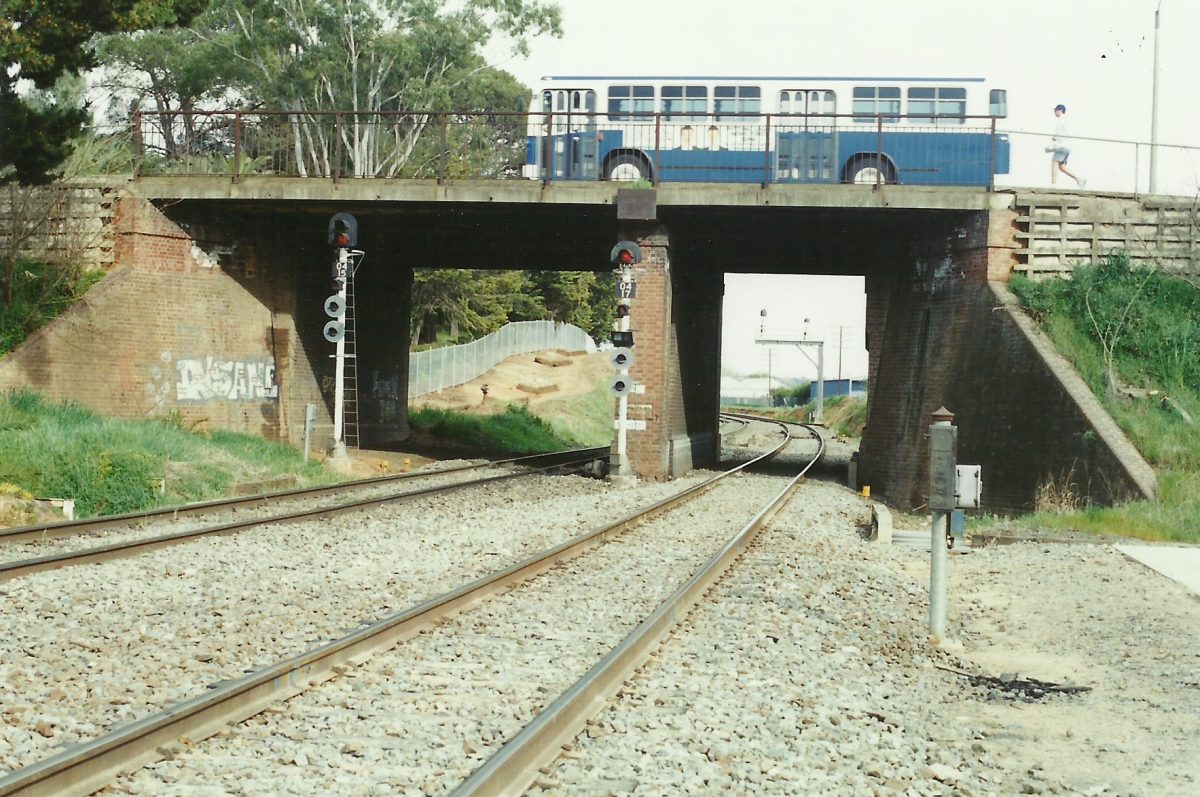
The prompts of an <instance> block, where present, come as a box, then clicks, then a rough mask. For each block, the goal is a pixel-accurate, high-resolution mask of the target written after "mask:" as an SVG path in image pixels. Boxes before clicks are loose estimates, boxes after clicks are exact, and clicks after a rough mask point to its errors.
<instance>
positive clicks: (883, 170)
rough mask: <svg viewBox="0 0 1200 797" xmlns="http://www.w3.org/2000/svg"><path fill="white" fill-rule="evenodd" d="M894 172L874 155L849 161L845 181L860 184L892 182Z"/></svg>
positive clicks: (894, 177)
mask: <svg viewBox="0 0 1200 797" xmlns="http://www.w3.org/2000/svg"><path fill="white" fill-rule="evenodd" d="M895 181H896V176H895V174H893V173H892V169H891V167H890V166H889V165H888V164H887V163H886V162H883V161H880V160H879V158H877V157H875V156H874V155H867V156H866V157H862V158H858V159H857V160H854V161H851V163H850V165H849V166H847V167H846V182H848V183H858V184H860V185H875V184H876V183H894V182H895Z"/></svg>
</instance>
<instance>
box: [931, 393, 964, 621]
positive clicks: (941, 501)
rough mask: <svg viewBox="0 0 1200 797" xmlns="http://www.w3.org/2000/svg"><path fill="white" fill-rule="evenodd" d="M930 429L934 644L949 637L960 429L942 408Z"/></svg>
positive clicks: (952, 415)
mask: <svg viewBox="0 0 1200 797" xmlns="http://www.w3.org/2000/svg"><path fill="white" fill-rule="evenodd" d="M932 417H933V423H932V424H930V426H929V510H930V512H931V513H932V516H933V522H932V524H931V527H930V531H929V535H930V536H929V630H930V632H931V634H932V635H933V642H934V644H938V643H940V642H941V641H942V640H943V639H944V638H945V637H946V565H947V559H948V553H947V552H948V548H947V546H946V530H947V528H948V518H949V516H950V513H951V512H952V511H954V507H955V506H956V505H957V503H958V500H957V496H956V492H957V490H956V485H955V482H956V475H955V470H956V469H955V465H956V464H957V460H958V429H957V428H956V427H955V426H954V424H953V421H954V413H952V412H950V411H949V410H948V409H946V408H945V407H939V408H938V409H937V410H936V411H935V412H934V413H933V416H932Z"/></svg>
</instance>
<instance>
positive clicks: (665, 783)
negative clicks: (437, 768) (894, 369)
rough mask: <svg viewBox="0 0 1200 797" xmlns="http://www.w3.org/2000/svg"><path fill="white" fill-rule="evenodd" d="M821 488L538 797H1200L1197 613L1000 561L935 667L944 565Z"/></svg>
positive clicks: (796, 507) (998, 550) (960, 560)
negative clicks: (936, 593) (869, 533)
mask: <svg viewBox="0 0 1200 797" xmlns="http://www.w3.org/2000/svg"><path fill="white" fill-rule="evenodd" d="M810 487H811V488H812V489H811V490H810V491H809V492H807V493H806V494H805V495H806V496H807V500H805V501H797V500H794V501H793V503H792V505H791V506H790V507H789V510H788V512H787V513H785V514H784V515H781V516H780V517H779V518H777V521H776V523H775V524H774V527H773V528H772V529H771V530H769V531H768V532H766V533H764V535H763V536H762V538H761V539H760V543H759V544H758V545H756V546H755V548H754V549H753V550H752V551H750V552H748V554H747V555H746V557H745V559H744V560H743V562H742V563H741V564H740V565H739V566H737V567H736V568H735V569H734V570H733V571H731V574H730V578H729V579H728V580H727V581H726V582H723V583H722V584H721V585H720V586H719V587H717V588H716V589H715V590H714V593H713V598H714V601H713V603H711V604H706V605H704V606H702V607H699V608H698V609H697V610H696V612H694V614H693V616H692V617H691V618H690V620H689V622H688V623H687V625H686V626H685V627H684V628H683V629H682V630H681V631H680V632H679V633H677V634H675V635H674V637H673V638H672V639H671V640H670V641H668V642H667V643H666V644H665V645H664V646H663V648H662V649H661V650H660V652H659V654H658V655H657V656H656V657H655V659H654V660H653V661H652V662H651V663H649V664H648V665H647V666H646V667H644V668H643V670H642V671H641V673H640V674H639V675H638V677H636V678H635V679H633V680H632V681H631V682H630V683H629V684H627V685H626V688H625V689H624V690H623V692H622V695H621V697H620V699H619V700H618V701H617V702H615V703H614V704H612V705H611V706H610V707H609V708H607V709H606V710H605V711H604V712H603V713H602V714H601V715H600V716H598V717H597V718H596V719H595V720H594V721H593V722H592V723H591V725H589V727H588V729H587V731H586V732H585V733H584V734H581V735H580V736H579V737H577V739H576V740H575V742H574V743H573V744H572V745H571V746H570V747H569V749H567V750H566V751H565V753H564V756H563V757H562V758H561V759H560V761H559V765H558V766H557V767H556V768H555V769H553V770H552V771H550V772H549V773H548V774H547V775H546V777H545V778H543V779H542V780H541V782H540V784H539V786H538V788H537V789H535V790H533V793H537V794H546V795H551V794H552V795H568V794H569V795H576V794H589V795H591V794H597V795H598V794H637V795H643V794H647V795H673V794H684V793H686V794H730V793H734V794H797V795H798V794H806V795H807V794H821V795H855V796H857V795H862V794H868V795H881V796H882V795H1013V794H1043V793H1044V794H1071V795H1093V796H1094V795H1145V796H1146V797H1159V796H1160V795H1167V796H1169V795H1180V796H1181V797H1182V795H1194V794H1196V793H1197V790H1198V783H1197V782H1198V779H1200V759H1198V758H1197V757H1196V755H1195V754H1194V749H1193V748H1194V744H1195V739H1196V738H1197V736H1198V734H1200V678H1198V675H1197V670H1198V668H1197V665H1198V664H1200V636H1198V633H1200V601H1197V600H1196V599H1195V598H1193V597H1192V596H1191V595H1190V594H1189V593H1185V592H1184V591H1183V590H1182V589H1181V588H1179V587H1178V586H1177V585H1175V584H1174V582H1171V581H1169V580H1168V579H1165V578H1163V577H1161V576H1159V575H1157V574H1155V573H1153V572H1152V571H1149V570H1148V569H1146V568H1144V567H1141V566H1140V565H1137V564H1135V563H1132V562H1130V561H1129V560H1127V559H1126V558H1125V557H1124V556H1122V555H1121V554H1120V553H1118V552H1116V551H1115V550H1113V549H1112V548H1110V547H1107V546H1052V545H1010V546H1000V547H994V548H987V549H982V550H977V551H972V552H971V553H969V554H967V555H961V556H954V557H952V561H951V571H950V576H951V580H950V601H951V603H950V632H951V636H952V637H953V641H952V642H951V643H950V644H948V645H945V646H943V647H940V648H937V647H932V646H931V645H929V643H928V632H927V630H926V617H927V611H928V598H927V596H928V578H929V575H928V574H929V560H928V554H927V553H925V552H922V551H918V550H915V549H909V548H903V547H900V546H885V545H878V544H874V543H869V542H867V541H865V540H864V539H863V538H862V535H861V533H860V531H859V529H861V526H862V517H863V515H864V506H865V504H864V502H862V501H861V500H860V499H859V498H858V497H857V496H855V495H854V494H853V493H851V492H850V491H849V490H845V489H843V488H840V487H837V486H836V485H832V484H828V483H826V484H812V485H810ZM814 493H815V494H816V496H819V497H814V495H813V494H814ZM810 501H815V504H811V505H810V503H809V502H810ZM955 671H957V672H966V673H972V674H979V675H988V676H993V677H1005V678H1012V677H1014V676H1019V677H1021V678H1031V677H1032V678H1037V679H1039V680H1044V681H1049V682H1053V683H1060V684H1074V685H1080V686H1088V687H1090V691H1087V692H1083V693H1081V694H1076V695H1050V696H1047V697H1045V698H1043V699H1040V700H1033V701H1030V702H1026V700H1025V699H1023V697H1022V696H1020V695H1016V694H1013V693H1011V692H1007V691H1005V690H1003V689H994V688H987V687H977V686H973V685H972V683H971V682H970V680H969V679H967V678H965V677H962V676H960V675H958V674H956V672H955Z"/></svg>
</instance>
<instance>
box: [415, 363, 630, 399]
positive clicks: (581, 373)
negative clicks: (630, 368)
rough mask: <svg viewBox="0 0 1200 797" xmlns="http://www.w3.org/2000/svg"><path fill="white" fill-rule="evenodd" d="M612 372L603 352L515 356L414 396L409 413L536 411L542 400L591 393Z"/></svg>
mask: <svg viewBox="0 0 1200 797" xmlns="http://www.w3.org/2000/svg"><path fill="white" fill-rule="evenodd" d="M611 370H612V368H611V366H610V365H609V362H608V355H607V354H605V353H604V352H596V353H593V354H586V353H583V352H567V351H562V350H561V349H555V350H551V351H536V352H530V353H528V354H518V355H516V356H514V357H509V358H508V359H507V360H504V361H503V362H501V363H499V364H498V365H496V367H495V368H493V369H492V370H490V371H488V372H486V373H484V374H481V375H480V376H477V377H476V378H474V379H472V380H471V381H470V382H466V383H465V384H462V385H457V386H455V387H448V388H446V389H445V390H439V391H437V392H435V393H427V394H425V395H424V396H418V397H417V398H414V399H413V400H412V402H411V405H410V406H411V409H413V410H418V409H421V408H422V407H432V408H434V409H440V410H454V411H456V412H471V413H479V414H492V413H500V412H504V409H505V408H506V407H507V406H508V405H509V404H523V405H526V406H529V407H536V406H537V405H538V404H540V403H542V402H545V401H550V400H554V401H559V400H561V399H564V398H571V397H572V396H580V395H585V394H587V393H590V392H591V391H592V390H594V389H595V388H596V382H597V381H598V380H599V379H602V378H603V376H604V374H605V373H606V372H609V371H611ZM485 387H486V391H485V390H484V388H485Z"/></svg>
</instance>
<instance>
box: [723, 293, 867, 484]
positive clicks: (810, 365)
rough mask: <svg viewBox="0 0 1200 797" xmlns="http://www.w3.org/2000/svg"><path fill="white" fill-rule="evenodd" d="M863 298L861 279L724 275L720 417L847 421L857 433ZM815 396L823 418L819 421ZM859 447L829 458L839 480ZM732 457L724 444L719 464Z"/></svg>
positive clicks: (863, 357)
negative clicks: (739, 414)
mask: <svg viewBox="0 0 1200 797" xmlns="http://www.w3.org/2000/svg"><path fill="white" fill-rule="evenodd" d="M864 291H865V284H864V278H863V277H861V276H846V275H818V274H779V273H772V274H750V273H738V274H726V275H725V292H724V299H723V304H722V326H721V349H720V355H721V407H722V409H723V410H730V411H746V412H750V413H760V412H762V413H766V414H771V415H776V416H778V417H784V418H787V419H789V420H799V421H805V420H814V421H818V422H821V421H825V422H828V421H829V420H830V419H831V418H832V419H834V420H838V421H840V420H842V419H844V418H847V417H849V418H852V419H853V420H852V421H851V428H852V429H853V430H856V431H857V430H858V429H859V427H860V425H861V421H862V420H863V419H864V418H865V414H866V394H865V391H866V385H867V369H868V356H867V350H866V335H865V322H866V294H865V292H864ZM818 377H820V380H819V379H818ZM819 381H820V384H821V391H818V382H819ZM818 392H820V394H821V397H822V398H823V401H822V402H821V403H822V405H823V406H822V409H823V410H824V417H823V418H818V417H817V416H816V412H817V399H818ZM855 438H857V435H855ZM857 442H858V441H857V439H854V440H852V441H851V442H849V443H847V445H846V446H845V447H846V448H847V451H846V452H844V454H845V455H844V456H840V457H834V458H831V463H836V464H835V466H834V467H835V468H836V469H840V472H841V473H843V474H844V469H845V464H846V460H847V459H848V456H849V453H848V452H849V450H850V449H851V448H853V447H856V446H857ZM736 449H737V447H736V445H732V444H724V443H723V444H722V452H721V456H722V459H723V460H729V459H732V458H735V457H736Z"/></svg>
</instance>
